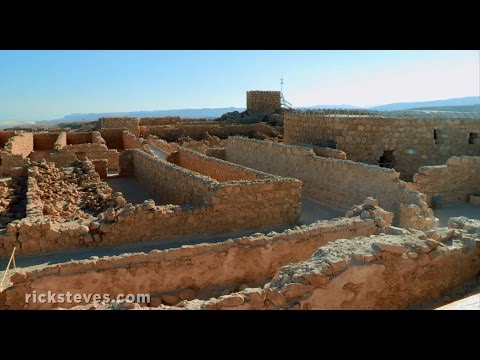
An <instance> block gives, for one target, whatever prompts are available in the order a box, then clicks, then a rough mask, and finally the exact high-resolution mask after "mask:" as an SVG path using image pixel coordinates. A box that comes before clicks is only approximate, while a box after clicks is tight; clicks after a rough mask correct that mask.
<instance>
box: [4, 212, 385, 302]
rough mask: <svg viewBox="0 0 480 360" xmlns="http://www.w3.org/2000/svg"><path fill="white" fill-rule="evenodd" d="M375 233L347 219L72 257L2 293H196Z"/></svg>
mask: <svg viewBox="0 0 480 360" xmlns="http://www.w3.org/2000/svg"><path fill="white" fill-rule="evenodd" d="M154 217H155V218H156V215H155V216H154ZM186 224H188V223H186ZM142 229H143V227H142V224H137V226H136V230H140V231H141V230H142ZM375 233H377V227H376V226H375V223H374V221H373V220H367V221H362V220H360V219H359V218H352V219H347V218H342V219H337V220H332V221H318V222H316V223H313V224H311V225H309V226H302V227H299V228H296V229H294V230H287V231H285V232H283V233H278V234H277V233H270V234H268V235H265V234H256V235H255V236H251V237H244V238H239V239H232V240H227V241H225V242H221V243H215V244H199V245H195V246H183V247H181V248H176V249H169V250H164V251H159V250H153V251H151V252H150V253H148V254H144V253H140V254H124V255H120V256H114V257H104V258H101V259H95V260H83V261H72V262H69V263H64V264H58V265H52V266H48V267H46V268H44V269H41V270H34V271H29V272H27V273H19V274H16V275H14V276H12V278H11V281H12V283H13V285H12V286H11V287H9V288H7V289H5V290H4V291H3V292H0V308H1V309H49V308H52V307H55V304H38V303H37V304H33V303H29V304H25V294H28V293H31V292H32V290H33V289H35V290H36V291H37V293H43V292H47V291H48V290H51V291H52V292H53V293H66V292H67V291H70V292H72V293H85V294H86V293H102V294H104V293H108V294H110V296H112V297H113V296H116V295H117V294H120V293H123V294H126V293H150V294H160V293H164V292H171V291H179V290H182V289H191V290H193V291H194V293H195V292H198V291H199V290H202V289H205V288H210V287H215V286H225V285H231V284H242V283H245V284H249V283H258V282H265V281H267V280H268V279H269V278H271V277H272V276H273V275H274V274H275V272H276V271H277V269H278V268H279V267H281V266H283V265H287V264H289V263H292V262H298V261H302V260H306V259H308V257H309V256H311V254H312V253H313V252H314V251H315V250H316V249H317V248H318V247H319V246H322V245H324V244H326V243H328V242H330V241H333V240H336V239H339V238H349V237H353V236H369V235H372V234H375ZM73 305H75V304H59V306H61V307H70V306H73Z"/></svg>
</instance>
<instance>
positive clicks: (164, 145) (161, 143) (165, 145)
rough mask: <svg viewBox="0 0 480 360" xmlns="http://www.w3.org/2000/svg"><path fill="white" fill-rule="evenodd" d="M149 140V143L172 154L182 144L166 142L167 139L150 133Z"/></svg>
mask: <svg viewBox="0 0 480 360" xmlns="http://www.w3.org/2000/svg"><path fill="white" fill-rule="evenodd" d="M147 141H148V145H150V146H153V147H155V148H157V149H159V150H161V151H163V152H164V153H165V154H167V155H170V154H171V153H173V152H175V151H178V149H179V147H180V145H178V144H177V143H169V142H166V141H165V140H162V139H159V138H158V137H157V136H155V135H150V136H149V137H148V140H147Z"/></svg>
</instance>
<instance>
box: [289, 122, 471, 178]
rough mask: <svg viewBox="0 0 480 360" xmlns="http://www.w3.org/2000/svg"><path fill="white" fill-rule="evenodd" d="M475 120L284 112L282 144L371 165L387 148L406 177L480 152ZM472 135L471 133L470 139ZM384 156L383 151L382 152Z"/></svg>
mask: <svg viewBox="0 0 480 360" xmlns="http://www.w3.org/2000/svg"><path fill="white" fill-rule="evenodd" d="M479 134H480V120H474V119H385V118H372V117H362V118H353V117H343V118H342V117H339V118H335V117H330V116H322V115H292V114H286V115H285V133H284V138H285V143H286V144H291V145H294V144H313V145H319V146H329V147H332V146H333V145H336V148H337V149H340V150H343V151H345V152H346V153H347V156H348V158H349V159H350V160H353V161H361V162H364V163H367V164H374V165H377V164H378V163H379V160H380V157H382V156H383V155H384V151H390V152H393V153H392V154H393V167H394V168H395V170H397V171H399V172H400V173H401V178H402V179H406V180H411V178H412V176H413V174H414V173H416V172H417V171H418V168H419V167H420V166H424V165H442V164H445V162H446V161H447V160H448V158H450V157H451V156H460V155H469V156H478V155H480V140H479V138H478V135H479ZM476 136H477V137H476ZM387 156H388V157H390V155H389V154H387Z"/></svg>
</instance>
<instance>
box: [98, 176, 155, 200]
mask: <svg viewBox="0 0 480 360" xmlns="http://www.w3.org/2000/svg"><path fill="white" fill-rule="evenodd" d="M105 181H106V182H107V184H108V185H110V187H111V188H112V189H113V191H114V192H117V191H118V192H121V193H123V196H124V197H125V199H126V200H127V201H128V202H131V203H133V204H141V203H143V202H144V201H145V200H148V199H152V200H154V201H155V204H157V205H162V204H164V203H163V202H162V200H161V199H160V198H159V197H158V196H156V195H154V194H152V193H151V192H150V191H149V190H148V189H147V188H146V187H145V186H144V185H143V184H141V183H140V182H138V181H137V180H136V179H135V178H134V177H133V176H128V177H113V176H109V177H107V179H106V180H105Z"/></svg>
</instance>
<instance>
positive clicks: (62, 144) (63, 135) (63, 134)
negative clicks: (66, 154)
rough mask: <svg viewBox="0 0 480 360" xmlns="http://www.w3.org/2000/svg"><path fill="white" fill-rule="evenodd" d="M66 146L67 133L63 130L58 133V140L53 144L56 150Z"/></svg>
mask: <svg viewBox="0 0 480 360" xmlns="http://www.w3.org/2000/svg"><path fill="white" fill-rule="evenodd" d="M65 146H67V133H66V132H61V133H60V134H59V135H58V138H57V140H55V143H54V144H53V148H54V149H55V150H61V149H63V148H64V147H65Z"/></svg>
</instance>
